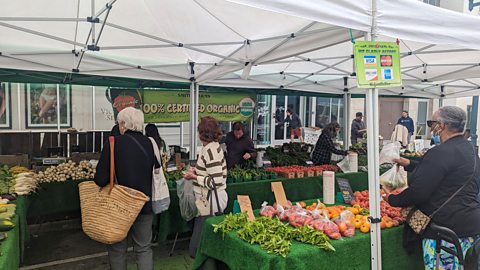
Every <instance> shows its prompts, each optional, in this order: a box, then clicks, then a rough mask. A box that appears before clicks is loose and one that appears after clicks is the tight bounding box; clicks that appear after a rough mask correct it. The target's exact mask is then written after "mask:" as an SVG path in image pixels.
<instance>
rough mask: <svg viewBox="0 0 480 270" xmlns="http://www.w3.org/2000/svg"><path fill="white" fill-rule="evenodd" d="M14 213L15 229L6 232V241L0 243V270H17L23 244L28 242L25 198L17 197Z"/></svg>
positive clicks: (21, 256)
mask: <svg viewBox="0 0 480 270" xmlns="http://www.w3.org/2000/svg"><path fill="white" fill-rule="evenodd" d="M15 204H16V205H17V207H16V212H15V216H14V217H13V218H12V222H13V223H14V224H15V227H14V228H13V229H12V230H10V231H8V232H7V239H5V240H4V241H1V242H0V270H14V269H18V267H19V265H20V262H21V261H22V258H23V252H24V243H25V241H27V240H28V236H29V234H28V226H27V219H26V198H25V197H23V196H19V197H18V198H17V200H16V201H15Z"/></svg>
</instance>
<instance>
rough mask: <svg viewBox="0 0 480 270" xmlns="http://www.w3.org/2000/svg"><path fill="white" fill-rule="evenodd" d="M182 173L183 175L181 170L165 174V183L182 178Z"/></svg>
mask: <svg viewBox="0 0 480 270" xmlns="http://www.w3.org/2000/svg"><path fill="white" fill-rule="evenodd" d="M182 173H183V171H182V170H176V171H172V172H167V173H165V178H166V179H167V181H177V180H180V179H182V178H183V174H182Z"/></svg>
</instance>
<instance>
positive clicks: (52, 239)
mask: <svg viewBox="0 0 480 270" xmlns="http://www.w3.org/2000/svg"><path fill="white" fill-rule="evenodd" d="M76 223H78V224H76ZM30 232H31V233H32V234H33V235H32V236H30V241H28V242H27V243H26V247H25V256H24V260H23V264H22V267H21V268H20V269H21V270H37V269H38V270H53V269H56V270H80V269H85V270H86V269H88V270H104V269H109V266H108V258H107V253H106V248H105V246H104V245H103V244H100V243H98V242H95V241H93V240H91V239H89V238H88V237H87V236H86V235H85V234H84V233H83V232H82V230H81V228H80V226H79V221H75V220H74V221H69V222H63V221H62V222H54V223H49V224H44V225H42V226H41V227H38V226H36V227H35V226H32V227H31V228H30ZM188 243H189V241H188V239H180V240H179V241H178V242H177V245H176V247H175V251H174V254H173V256H172V257H170V256H169V252H170V249H171V247H172V244H173V243H172V242H171V241H170V242H167V243H166V244H162V245H158V244H155V246H154V247H153V250H154V261H155V269H162V270H163V269H165V270H167V269H168V270H177V269H178V270H180V269H181V270H185V269H187V270H189V269H191V267H192V264H193V259H191V258H190V257H189V255H188ZM128 262H129V267H128V269H136V267H135V265H134V259H133V253H132V251H131V249H130V251H129V254H128Z"/></svg>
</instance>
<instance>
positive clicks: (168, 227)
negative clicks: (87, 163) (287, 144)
mask: <svg viewBox="0 0 480 270" xmlns="http://www.w3.org/2000/svg"><path fill="white" fill-rule="evenodd" d="M336 177H342V178H346V179H349V180H350V184H351V186H352V189H353V190H354V191H356V190H365V189H368V175H367V173H364V172H360V173H350V174H336ZM83 181H85V180H79V181H77V180H75V181H74V180H68V181H65V182H57V183H44V184H42V185H41V186H40V190H39V191H38V192H37V193H35V194H33V195H30V196H28V197H27V204H28V205H29V206H28V213H27V214H28V219H29V220H30V221H32V220H33V221H34V222H39V221H46V220H51V219H58V218H65V217H66V216H78V217H79V216H80V201H79V195H78V184H79V183H81V182H83ZM275 181H281V182H282V183H283V186H284V189H285V193H286V195H287V198H288V199H290V200H292V201H299V200H304V199H307V198H319V197H321V196H322V192H323V182H322V177H310V178H300V179H273V180H260V181H254V182H244V183H233V184H228V185H227V193H228V205H227V210H226V211H227V212H230V211H232V208H233V202H234V200H236V198H237V195H249V196H250V200H251V201H252V206H253V207H254V208H260V205H261V204H262V203H263V202H264V201H267V202H273V201H274V199H275V197H274V195H273V193H272V191H271V182H275ZM337 190H338V189H337ZM170 200H171V202H170V208H169V210H168V211H166V212H164V213H162V214H160V215H159V219H160V220H159V226H158V232H159V235H158V239H159V241H165V240H166V239H167V237H168V236H172V235H174V234H175V233H184V232H189V231H190V228H189V227H188V225H187V223H186V222H185V221H184V220H183V219H182V217H181V215H180V208H179V201H178V196H177V190H176V189H175V188H173V189H170Z"/></svg>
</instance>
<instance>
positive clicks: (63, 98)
mask: <svg viewBox="0 0 480 270" xmlns="http://www.w3.org/2000/svg"><path fill="white" fill-rule="evenodd" d="M59 88H60V89H59V90H60V97H59V98H58V97H57V84H33V83H32V84H27V85H26V87H25V89H26V95H25V97H26V98H25V99H26V101H27V104H26V105H27V106H26V110H27V113H26V115H27V127H29V128H47V127H50V128H52V127H57V117H58V112H57V109H59V112H60V126H61V127H70V126H71V125H72V124H71V122H72V109H71V107H72V106H71V87H70V86H68V85H62V84H60V85H59ZM57 98H58V102H57ZM58 105H60V108H58Z"/></svg>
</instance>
